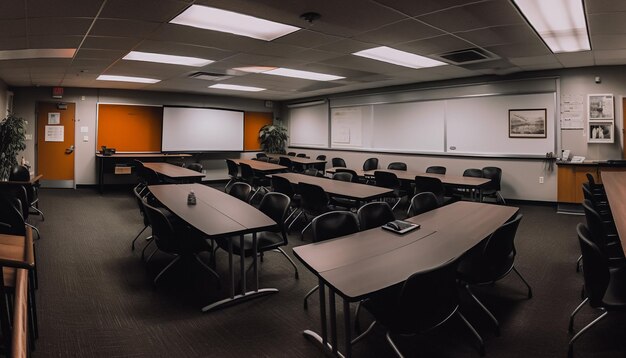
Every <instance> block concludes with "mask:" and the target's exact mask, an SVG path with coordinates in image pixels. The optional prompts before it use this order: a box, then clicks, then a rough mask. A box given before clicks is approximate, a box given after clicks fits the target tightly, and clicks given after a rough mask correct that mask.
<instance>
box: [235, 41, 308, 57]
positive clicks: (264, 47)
mask: <svg viewBox="0 0 626 358" xmlns="http://www.w3.org/2000/svg"><path fill="white" fill-rule="evenodd" d="M302 50H304V47H300V46H294V45H288V44H281V43H274V42H264V43H261V44H259V45H258V46H255V47H251V48H249V49H248V50H246V52H247V53H251V54H255V55H265V56H276V55H279V56H284V57H289V56H291V55H293V54H294V53H298V52H302Z"/></svg>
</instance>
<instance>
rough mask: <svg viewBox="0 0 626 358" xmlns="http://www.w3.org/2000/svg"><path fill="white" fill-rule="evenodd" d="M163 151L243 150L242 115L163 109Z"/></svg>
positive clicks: (231, 112) (179, 108)
mask: <svg viewBox="0 0 626 358" xmlns="http://www.w3.org/2000/svg"><path fill="white" fill-rule="evenodd" d="M161 150H162V151H164V152H210V151H243V112H241V111H231V110H225V109H212V108H189V107H167V106H166V107H164V108H163V136H162V142H161Z"/></svg>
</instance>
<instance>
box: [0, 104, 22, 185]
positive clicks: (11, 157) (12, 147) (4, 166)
mask: <svg viewBox="0 0 626 358" xmlns="http://www.w3.org/2000/svg"><path fill="white" fill-rule="evenodd" d="M25 131H26V122H25V121H24V120H23V119H22V118H20V117H17V116H16V115H14V114H9V115H8V117H7V118H5V119H3V120H2V121H0V180H8V179H9V174H10V173H11V169H12V168H13V167H14V166H16V165H18V161H17V155H18V154H19V153H20V152H21V151H23V150H24V149H26V143H24V141H25V140H26V138H25V135H24V133H25Z"/></svg>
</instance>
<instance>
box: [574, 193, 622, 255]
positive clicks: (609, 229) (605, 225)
mask: <svg viewBox="0 0 626 358" xmlns="http://www.w3.org/2000/svg"><path fill="white" fill-rule="evenodd" d="M583 210H584V212H585V219H586V221H587V228H588V229H589V231H590V232H591V234H592V236H591V239H593V242H594V243H595V244H596V245H598V247H600V249H602V251H603V252H604V253H605V254H606V255H607V256H608V257H609V259H610V261H611V263H610V264H611V266H612V267H614V266H617V265H623V264H624V251H623V250H622V245H621V241H620V237H619V236H618V235H617V229H616V228H615V222H613V221H605V220H604V219H603V218H602V216H601V215H600V213H598V211H597V210H596V209H595V208H594V205H593V203H592V202H591V201H590V200H589V199H585V200H583Z"/></svg>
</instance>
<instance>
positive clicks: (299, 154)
mask: <svg viewBox="0 0 626 358" xmlns="http://www.w3.org/2000/svg"><path fill="white" fill-rule="evenodd" d="M296 157H298V158H307V156H306V154H304V153H298V154H296Z"/></svg>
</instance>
